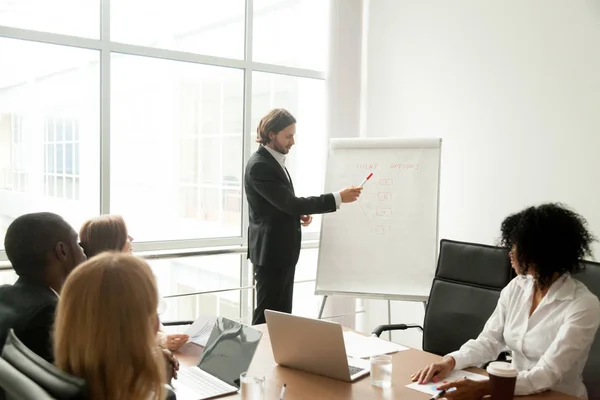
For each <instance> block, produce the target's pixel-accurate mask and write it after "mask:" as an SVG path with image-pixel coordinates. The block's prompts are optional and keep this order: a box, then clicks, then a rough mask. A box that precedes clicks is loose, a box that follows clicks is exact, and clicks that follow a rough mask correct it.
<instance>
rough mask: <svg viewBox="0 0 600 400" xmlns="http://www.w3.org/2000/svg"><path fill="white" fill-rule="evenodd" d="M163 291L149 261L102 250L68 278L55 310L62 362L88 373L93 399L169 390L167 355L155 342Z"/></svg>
mask: <svg viewBox="0 0 600 400" xmlns="http://www.w3.org/2000/svg"><path fill="white" fill-rule="evenodd" d="M157 305H158V295H157V290H156V282H155V279H154V275H153V274H152V271H151V270H150V267H149V266H148V264H147V263H146V262H145V261H143V260H142V259H140V258H137V257H134V256H132V255H129V254H125V253H103V254H100V255H98V256H96V257H93V258H91V259H90V260H88V261H86V262H85V263H83V264H82V265H81V266H79V267H78V268H76V269H75V270H74V271H73V272H72V273H71V274H70V275H69V277H68V278H67V280H66V282H65V285H64V287H63V289H62V293H61V296H60V300H59V302H58V308H57V312H56V320H55V331H54V356H55V360H56V365H57V367H58V368H60V369H62V370H63V371H65V372H68V373H70V374H72V375H75V376H78V377H80V378H83V379H85V380H86V382H87V383H88V387H89V391H90V399H91V400H100V399H102V400H105V399H111V400H148V399H163V398H164V396H165V392H164V388H163V382H165V372H166V370H165V368H166V367H165V360H164V357H163V355H162V352H160V351H159V348H158V347H157V346H156V327H157V325H156V324H158V319H157V318H158V317H157V314H156V309H157Z"/></svg>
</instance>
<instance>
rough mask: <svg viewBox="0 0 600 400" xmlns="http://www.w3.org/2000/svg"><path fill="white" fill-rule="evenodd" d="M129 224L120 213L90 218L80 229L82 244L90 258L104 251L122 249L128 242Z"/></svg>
mask: <svg viewBox="0 0 600 400" xmlns="http://www.w3.org/2000/svg"><path fill="white" fill-rule="evenodd" d="M127 236H128V232H127V225H126V224H125V220H124V219H123V217H121V216H120V215H100V216H98V217H95V218H92V219H88V220H87V221H85V222H84V223H83V225H82V226H81V229H80V230H79V240H80V245H81V247H82V248H83V251H84V253H85V255H86V256H87V257H88V258H91V257H94V256H95V255H96V254H100V253H102V252H103V251H111V250H112V251H121V250H123V247H125V243H127Z"/></svg>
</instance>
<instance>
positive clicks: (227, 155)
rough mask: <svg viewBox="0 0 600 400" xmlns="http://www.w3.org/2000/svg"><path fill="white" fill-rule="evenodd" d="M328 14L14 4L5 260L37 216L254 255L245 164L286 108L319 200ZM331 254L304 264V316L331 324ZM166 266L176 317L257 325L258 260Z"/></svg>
mask: <svg viewBox="0 0 600 400" xmlns="http://www.w3.org/2000/svg"><path fill="white" fill-rule="evenodd" d="M328 13H329V1H327V0H247V1H245V0H218V1H214V0H171V1H158V0H149V1H147V0H120V1H110V2H108V1H106V2H104V1H100V0H56V1H52V2H49V1H47V0H18V1H11V0H7V1H1V0H0V54H1V55H2V56H1V58H0V261H2V262H6V255H5V253H4V252H3V239H4V234H5V231H6V228H7V227H8V225H9V224H10V223H11V221H13V220H14V219H15V218H16V217H17V216H19V215H21V214H24V213H28V212H35V211H51V212H55V213H57V214H60V215H62V216H64V217H65V219H67V221H69V222H70V223H71V224H72V226H73V227H74V228H75V229H76V230H78V229H79V227H80V226H81V224H82V222H83V221H84V220H86V219H87V218H90V217H93V216H96V215H98V214H100V213H116V214H121V215H122V216H123V217H124V218H125V220H126V221H127V224H128V226H129V230H130V233H131V235H132V236H133V237H134V238H135V243H134V249H135V250H144V251H159V250H174V251H177V250H181V249H185V248H188V249H189V248H202V247H217V248H218V247H219V246H243V245H245V244H246V243H245V235H246V231H247V218H248V217H247V215H246V213H245V206H244V203H245V197H244V193H243V190H242V186H243V182H242V177H243V168H244V166H245V164H246V160H247V159H248V158H249V157H250V155H251V154H252V152H254V150H255V149H256V148H257V147H256V146H257V144H256V143H255V137H256V126H257V124H258V121H259V120H260V118H261V117H262V116H263V115H265V114H266V113H267V112H268V111H269V110H270V109H271V108H274V107H283V108H287V109H288V110H290V111H291V112H292V114H294V116H295V117H296V118H297V120H298V124H297V140H296V146H295V148H294V149H293V150H292V152H291V153H290V156H289V158H288V169H289V171H290V173H291V174H292V176H293V178H294V182H295V188H296V192H297V194H298V195H313V194H319V193H320V192H321V191H322V190H323V180H322V178H320V177H322V176H323V171H324V167H325V157H326V143H327V135H326V132H325V81H324V77H325V73H324V71H325V67H326V59H327V43H328V41H327V37H328V21H329V15H328ZM66 16H69V17H68V18H66ZM319 225H320V223H319V220H318V218H315V221H314V222H313V223H312V225H311V227H310V228H308V229H307V230H306V231H305V239H317V236H316V235H317V232H318V229H319ZM316 256H317V251H316V250H315V249H312V250H311V249H309V250H304V251H303V252H302V257H301V261H300V262H299V264H298V269H297V271H298V273H297V281H299V283H298V284H297V285H296V290H297V291H296V297H295V299H294V301H295V303H294V307H295V308H294V311H295V312H296V313H298V314H305V315H313V314H315V313H316V308H317V307H316V305H317V301H318V299H317V298H315V296H314V295H313V292H314V278H315V274H316ZM151 265H152V267H153V269H154V271H155V273H156V275H157V277H158V279H159V286H160V291H161V295H163V296H167V297H168V299H167V303H168V308H167V312H166V313H167V316H166V319H181V318H185V319H189V318H194V317H195V315H198V314H200V313H209V314H214V313H218V314H220V315H224V316H229V317H232V318H236V319H242V320H244V321H245V322H247V321H248V320H247V318H248V317H249V316H250V315H251V308H252V291H251V290H250V288H251V285H252V279H251V276H250V272H249V271H250V268H249V266H248V263H247V261H246V257H245V253H244V252H243V251H240V252H237V253H236V252H234V253H232V254H231V253H230V254H224V255H214V256H195V257H186V258H170V259H161V260H155V261H151ZM12 281H14V275H13V273H12V271H5V272H3V273H2V274H0V283H4V282H12ZM223 289H233V290H229V291H224V292H218V293H213V294H207V295H201V296H186V297H174V298H171V297H170V296H172V295H177V294H184V293H193V292H198V291H209V290H210V291H214V290H217V291H218V290H223Z"/></svg>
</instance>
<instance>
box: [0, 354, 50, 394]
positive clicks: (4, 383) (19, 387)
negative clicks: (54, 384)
mask: <svg viewBox="0 0 600 400" xmlns="http://www.w3.org/2000/svg"><path fill="white" fill-rule="evenodd" d="M0 388H2V389H3V390H4V393H3V394H0V398H1V399H4V400H56V398H54V397H52V396H50V395H49V394H48V393H46V391H45V390H44V389H42V388H41V387H39V386H38V385H36V383H35V382H34V381H32V380H31V379H29V378H28V377H26V376H25V375H24V374H22V373H21V372H20V371H19V370H18V369H16V368H15V367H13V366H12V365H10V364H9V363H8V362H7V361H6V360H4V359H2V358H0Z"/></svg>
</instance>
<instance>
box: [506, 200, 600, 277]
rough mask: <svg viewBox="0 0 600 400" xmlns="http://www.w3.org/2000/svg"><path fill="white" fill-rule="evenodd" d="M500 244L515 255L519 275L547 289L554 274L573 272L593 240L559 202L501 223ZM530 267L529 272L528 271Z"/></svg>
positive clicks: (577, 217) (584, 224)
mask: <svg viewBox="0 0 600 400" xmlns="http://www.w3.org/2000/svg"><path fill="white" fill-rule="evenodd" d="M500 229H501V231H502V238H501V244H502V245H503V246H505V247H507V248H508V249H509V250H514V251H515V252H516V254H515V257H516V259H517V261H518V263H519V268H520V271H519V273H521V274H526V273H528V272H529V273H530V274H532V275H534V277H535V278H536V280H537V282H538V285H539V286H540V287H542V288H547V287H548V286H549V285H550V284H551V283H552V277H553V275H554V273H556V272H558V273H559V274H561V275H562V274H564V273H567V272H569V273H572V274H574V273H577V272H579V271H581V270H582V269H583V264H582V261H583V258H584V257H585V256H591V255H592V250H591V244H592V242H594V241H595V240H596V239H595V237H594V236H593V235H592V234H591V233H590V232H589V231H588V229H587V222H586V220H585V218H583V217H582V216H581V215H579V214H577V213H575V212H574V211H571V210H570V209H568V208H567V207H566V206H564V205H562V204H560V203H549V204H542V205H540V206H537V207H528V208H526V209H524V210H523V211H520V212H518V213H515V214H511V215H509V216H508V217H506V218H505V219H504V221H502V226H501V228H500ZM530 268H531V269H532V271H529V270H530Z"/></svg>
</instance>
